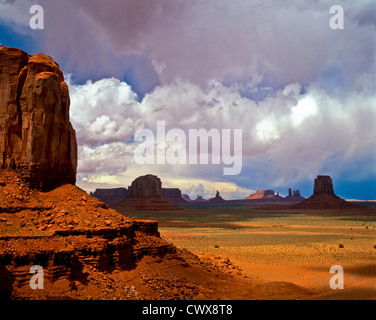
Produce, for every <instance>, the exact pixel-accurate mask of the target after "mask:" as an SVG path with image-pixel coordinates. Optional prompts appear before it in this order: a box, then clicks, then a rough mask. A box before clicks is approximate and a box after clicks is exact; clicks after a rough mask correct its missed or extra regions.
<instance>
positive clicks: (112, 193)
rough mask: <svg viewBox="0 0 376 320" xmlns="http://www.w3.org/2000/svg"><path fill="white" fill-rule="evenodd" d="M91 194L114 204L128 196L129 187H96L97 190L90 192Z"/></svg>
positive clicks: (108, 203)
mask: <svg viewBox="0 0 376 320" xmlns="http://www.w3.org/2000/svg"><path fill="white" fill-rule="evenodd" d="M90 195H91V196H93V197H95V198H97V199H99V200H101V201H102V202H104V203H106V204H107V205H109V206H112V205H114V204H116V203H118V202H120V201H123V200H125V199H127V198H128V189H127V188H113V189H96V190H95V192H90Z"/></svg>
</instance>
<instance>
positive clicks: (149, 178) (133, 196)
mask: <svg viewBox="0 0 376 320" xmlns="http://www.w3.org/2000/svg"><path fill="white" fill-rule="evenodd" d="M128 193H129V198H127V199H125V200H123V201H121V202H119V203H117V204H116V205H115V206H114V208H115V209H116V208H122V207H130V208H133V209H135V210H137V211H176V210H183V208H181V207H179V206H178V205H176V204H174V203H172V202H171V201H169V200H167V199H166V198H165V197H164V196H163V194H162V182H161V179H159V178H158V177H157V176H154V175H151V174H148V175H145V176H141V177H138V178H137V179H136V180H134V181H133V182H132V185H131V186H130V187H129V189H128Z"/></svg>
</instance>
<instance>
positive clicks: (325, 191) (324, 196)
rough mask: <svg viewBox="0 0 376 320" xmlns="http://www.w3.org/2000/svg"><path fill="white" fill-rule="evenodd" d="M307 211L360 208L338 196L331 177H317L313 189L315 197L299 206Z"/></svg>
mask: <svg viewBox="0 0 376 320" xmlns="http://www.w3.org/2000/svg"><path fill="white" fill-rule="evenodd" d="M298 206H301V207H303V208H306V209H318V210H325V209H342V208H357V207H358V206H357V205H355V204H352V203H350V202H347V201H346V200H343V199H341V198H340V197H338V196H336V195H335V193H334V188H333V182H332V179H331V178H330V176H320V175H319V176H317V178H316V179H315V183H314V187H313V195H312V196H310V197H309V198H308V199H306V200H304V201H302V202H301V203H299V204H298Z"/></svg>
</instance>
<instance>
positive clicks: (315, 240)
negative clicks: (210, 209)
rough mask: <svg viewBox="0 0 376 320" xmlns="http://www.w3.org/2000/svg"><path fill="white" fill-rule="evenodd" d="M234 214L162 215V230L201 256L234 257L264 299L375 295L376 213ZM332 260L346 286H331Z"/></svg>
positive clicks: (359, 297) (173, 240)
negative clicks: (205, 220)
mask: <svg viewBox="0 0 376 320" xmlns="http://www.w3.org/2000/svg"><path fill="white" fill-rule="evenodd" d="M231 220H232V221H230V222H229V221H226V219H222V223H223V225H224V227H223V228H221V227H220V224H219V225H218V223H217V224H213V226H214V227H210V225H209V224H206V225H205V224H201V225H199V226H198V227H194V226H192V225H190V226H189V227H187V226H186V225H183V221H184V219H180V221H174V223H175V224H174V223H172V222H171V221H163V220H162V221H161V222H160V232H161V236H162V238H164V239H166V240H167V241H169V242H172V243H174V244H175V245H176V246H178V247H183V248H187V249H189V250H190V251H192V252H194V253H196V254H197V255H198V256H199V257H201V258H205V257H206V258H208V259H211V260H215V259H217V260H218V261H220V260H221V259H222V260H223V259H227V258H228V259H230V261H231V262H232V263H233V264H234V265H236V266H238V267H239V268H240V269H241V270H242V274H243V276H244V277H246V278H248V279H250V280H251V282H252V283H253V285H254V287H253V288H254V290H255V292H258V297H260V299H325V300H327V299H376V217H375V215H374V214H366V215H362V214H361V215H357V214H351V215H341V214H330V215H325V214H314V213H311V214H288V213H283V214H270V215H265V214H264V215H260V214H255V215H254V216H253V217H252V215H251V216H247V219H241V220H242V221H239V220H237V219H231ZM212 221H214V220H212ZM217 222H218V219H217ZM340 244H342V245H343V248H340ZM333 265H340V266H342V267H343V269H344V289H342V290H341V289H337V290H333V289H331V288H330V284H329V282H330V279H331V277H333V276H334V274H330V273H329V270H330V267H331V266H333ZM234 271H236V270H234ZM296 286H297V287H296ZM277 287H278V290H275V289H276V288H277ZM281 288H282V290H281ZM283 288H285V290H283ZM297 288H299V289H297ZM249 298H250V299H254V298H255V297H249ZM256 298H257V297H256Z"/></svg>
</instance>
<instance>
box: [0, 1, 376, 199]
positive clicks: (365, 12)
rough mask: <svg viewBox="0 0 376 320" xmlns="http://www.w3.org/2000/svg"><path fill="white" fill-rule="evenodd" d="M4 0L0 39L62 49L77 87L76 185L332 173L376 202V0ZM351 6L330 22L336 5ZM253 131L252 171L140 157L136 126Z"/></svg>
mask: <svg viewBox="0 0 376 320" xmlns="http://www.w3.org/2000/svg"><path fill="white" fill-rule="evenodd" d="M37 2H38V4H39V5H41V6H42V7H43V9H44V29H43V30H33V29H31V28H30V25H29V22H30V19H31V18H32V16H33V15H32V14H30V12H29V11H30V7H31V6H32V5H33V4H35V3H34V2H31V1H27V0H0V43H1V44H2V45H5V46H14V47H18V48H21V49H23V50H25V51H27V52H28V53H30V54H35V53H38V52H43V53H46V54H48V55H50V56H52V57H53V58H54V59H55V60H56V61H57V62H58V63H59V65H60V67H61V68H62V70H63V72H64V74H65V76H66V81H67V82H68V84H69V88H70V96H71V121H72V124H73V126H74V128H75V129H76V132H77V138H78V143H79V167H78V183H77V184H78V186H80V187H82V188H83V189H85V190H87V191H93V190H94V189H95V188H97V187H101V188H109V187H119V186H128V185H130V184H131V182H132V181H133V179H135V178H136V177H137V176H140V175H143V174H147V173H152V174H156V175H158V176H159V177H160V178H161V179H162V182H163V186H164V187H179V188H181V189H182V191H183V193H188V194H189V195H190V196H191V197H195V196H196V195H197V194H200V195H203V196H205V197H212V196H214V194H215V191H216V190H219V191H220V192H221V195H222V196H223V197H224V198H240V197H244V196H246V195H248V194H249V193H251V192H252V191H255V190H257V189H265V188H268V189H274V190H276V191H279V193H280V194H282V195H286V194H287V189H288V188H289V187H291V188H293V189H300V190H301V193H302V194H303V195H304V196H310V195H311V194H312V190H313V180H314V178H315V177H316V176H317V175H318V174H328V175H330V176H331V177H332V179H333V182H334V188H335V192H336V193H337V194H338V195H340V196H342V197H344V198H347V199H375V198H376V143H375V141H376V140H375V137H376V79H375V78H376V76H375V74H376V64H375V58H376V40H375V39H376V2H375V1H374V0H358V1H350V0H348V1H346V0H345V1H330V0H329V1H328V0H315V1H312V0H294V1H280V0H278V1H277V0H231V1H230V0H158V1H157V0H121V1H120V0H107V1H102V0H65V1H57V0H56V1H54V0H48V1H47V0H39V1H37ZM335 4H340V5H341V6H342V7H343V10H344V29H336V30H333V29H331V28H330V20H331V18H333V15H334V14H331V13H330V12H329V10H330V7H331V6H332V5H335ZM157 121H165V124H166V130H167V131H168V130H170V129H181V130H183V131H184V132H186V133H188V132H189V130H190V129H206V130H210V129H217V130H222V129H231V130H235V129H242V130H243V131H242V132H243V135H242V171H241V173H240V174H238V175H233V176H226V175H223V168H224V164H223V163H220V164H211V163H209V164H206V165H205V164H196V165H194V164H191V165H189V164H186V165H183V164H180V165H170V164H165V165H162V164H159V165H157V164H155V165H139V164H137V163H136V162H135V160H134V150H135V148H136V147H137V145H138V143H136V142H134V140H133V137H134V134H135V132H136V131H137V130H138V129H141V128H146V129H150V130H151V131H152V132H155V133H156V128H157Z"/></svg>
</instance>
